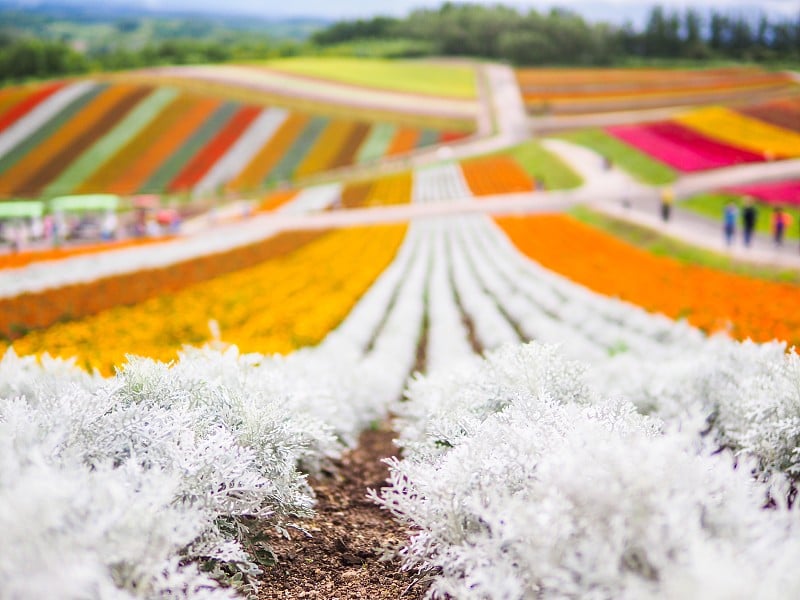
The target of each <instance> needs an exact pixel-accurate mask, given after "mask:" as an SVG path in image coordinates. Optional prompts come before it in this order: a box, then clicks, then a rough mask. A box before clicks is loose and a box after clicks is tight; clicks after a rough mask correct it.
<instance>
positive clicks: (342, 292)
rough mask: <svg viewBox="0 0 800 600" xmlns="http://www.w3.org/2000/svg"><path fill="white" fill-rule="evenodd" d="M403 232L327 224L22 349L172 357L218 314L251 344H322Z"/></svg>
mask: <svg viewBox="0 0 800 600" xmlns="http://www.w3.org/2000/svg"><path fill="white" fill-rule="evenodd" d="M402 234H403V227H399V226H398V227H387V228H374V229H369V230H361V229H353V230H346V231H343V232H336V233H328V234H326V235H323V236H322V237H321V238H319V239H317V240H314V241H312V242H310V243H307V244H306V245H304V246H301V247H299V248H297V249H296V250H295V251H292V252H288V253H286V254H285V255H284V256H280V255H278V256H276V257H275V258H272V259H271V260H267V261H265V262H263V263H261V264H259V265H258V266H254V267H251V268H248V269H243V270H238V271H236V272H234V273H230V274H227V275H223V276H220V277H216V278H214V279H211V280H209V281H206V282H202V283H198V284H195V285H192V286H189V287H185V288H184V289H182V290H180V291H175V292H173V293H161V294H159V295H157V296H155V297H153V298H151V299H150V300H146V301H144V302H141V303H138V304H134V305H132V306H117V307H113V308H110V309H106V310H104V311H101V312H99V313H98V314H95V315H93V316H91V317H88V318H85V319H80V320H77V321H71V322H69V323H61V324H58V325H55V326H52V327H50V328H49V329H46V330H44V331H41V332H33V333H30V334H28V335H26V336H24V337H22V338H20V339H18V340H16V341H14V344H13V346H14V349H15V350H16V351H17V352H18V353H19V354H40V353H42V352H48V353H49V354H50V355H52V356H59V357H64V358H70V357H77V358H78V360H79V364H81V365H85V366H86V367H88V368H98V369H100V370H101V371H103V372H104V373H107V374H108V373H111V372H113V366H114V365H118V364H121V363H122V362H124V359H125V355H126V354H127V353H128V352H129V350H128V349H130V348H136V349H137V353H138V354H141V355H144V356H148V357H150V358H155V359H158V360H163V361H169V360H172V359H173V358H175V357H176V353H177V351H178V350H180V349H181V348H182V347H183V345H184V344H191V345H199V344H203V343H205V342H207V341H209V340H211V339H212V336H213V332H212V331H211V330H210V329H209V321H210V320H213V321H215V322H216V327H218V328H219V336H220V339H221V340H222V341H224V342H226V343H231V344H236V345H237V346H238V347H239V348H240V349H241V350H242V351H244V352H255V351H260V352H264V353H273V352H278V353H282V354H286V353H288V352H290V351H292V350H295V349H297V348H300V347H303V346H313V345H315V344H317V343H318V342H319V341H320V340H322V338H323V337H324V336H325V335H326V334H327V333H328V332H329V331H330V330H331V329H333V328H334V327H335V326H336V325H338V324H339V322H340V321H341V320H342V319H343V318H344V316H345V315H346V314H347V313H348V312H349V310H350V309H351V307H352V305H353V304H354V303H355V301H356V300H357V299H358V298H359V297H360V296H361V295H363V293H364V291H365V290H366V288H367V287H369V285H370V284H371V283H372V282H373V280H374V279H375V278H376V277H377V275H378V274H379V273H380V272H381V271H382V270H383V269H385V267H386V265H387V264H388V263H389V261H390V260H391V259H392V257H393V256H394V254H395V252H396V251H397V247H398V246H399V244H400V241H401V239H402ZM331 256H335V257H336V260H335V261H334V262H331V260H330V257H331ZM361 257H368V260H359V259H360V258H361ZM353 264H358V268H355V269H354V268H352V265H353ZM165 291H166V290H165ZM320 297H324V298H325V299H326V301H325V302H324V303H322V302H319V301H318V298H320ZM165 315H170V317H169V318H165Z"/></svg>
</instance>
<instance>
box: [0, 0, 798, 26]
mask: <svg viewBox="0 0 800 600" xmlns="http://www.w3.org/2000/svg"><path fill="white" fill-rule="evenodd" d="M43 1H44V0H16V1H14V0H11V1H10V3H13V4H37V3H41V2H43ZM472 1H474V0H472ZM70 2H75V0H47V3H50V4H69V3H70ZM441 2H442V0H391V1H389V2H387V1H386V0H291V1H289V2H279V1H278V0H225V1H224V2H220V1H219V0H82V2H81V3H82V4H91V3H97V4H98V5H104V6H108V5H111V4H116V5H138V6H145V7H147V8H149V9H151V10H157V11H198V12H207V13H220V12H222V11H224V12H225V13H230V14H251V15H258V16H263V17H269V18H286V17H298V16H302V17H322V18H326V19H339V18H353V17H371V16H374V15H377V14H381V15H392V16H402V15H404V14H406V13H408V12H409V11H411V10H413V9H415V8H422V7H437V6H439V5H440V4H441ZM501 2H502V3H503V4H506V5H509V6H515V7H517V8H519V9H522V10H527V9H529V8H536V9H537V10H547V9H549V8H550V7H552V6H560V7H565V8H571V9H573V10H575V11H576V12H578V13H580V14H582V15H583V16H584V17H586V18H587V19H590V20H604V21H611V22H622V21H625V20H627V19H630V20H633V21H634V22H637V21H640V20H642V19H644V16H645V15H646V14H647V12H648V9H649V7H650V6H651V5H652V4H655V3H658V4H661V5H662V6H665V7H675V8H681V9H682V8H685V7H686V6H693V7H695V8H697V9H699V10H701V11H703V10H706V9H710V8H717V9H723V10H731V11H739V10H750V11H753V10H758V9H761V10H763V11H765V12H766V13H767V14H769V15H772V16H798V15H800V2H798V0H693V1H687V0H659V1H658V2H655V1H653V2H651V1H650V0H560V1H559V0H501ZM3 3H9V0H5V2H4V1H3V0H0V4H3ZM484 3H485V4H495V3H497V2H495V1H492V2H484ZM748 5H749V8H746V9H742V7H743V6H748ZM755 7H758V8H755Z"/></svg>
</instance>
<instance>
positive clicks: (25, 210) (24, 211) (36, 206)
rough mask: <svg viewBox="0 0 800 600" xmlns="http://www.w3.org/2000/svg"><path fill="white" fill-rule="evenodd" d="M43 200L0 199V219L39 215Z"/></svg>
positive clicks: (41, 210)
mask: <svg viewBox="0 0 800 600" xmlns="http://www.w3.org/2000/svg"><path fill="white" fill-rule="evenodd" d="M43 213H44V202H39V201H37V200H8V201H0V219H25V218H34V217H41V216H42V214H43Z"/></svg>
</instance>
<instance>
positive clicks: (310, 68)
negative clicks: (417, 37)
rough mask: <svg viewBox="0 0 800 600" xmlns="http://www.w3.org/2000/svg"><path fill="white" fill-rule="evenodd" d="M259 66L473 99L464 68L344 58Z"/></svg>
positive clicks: (471, 79) (471, 74) (470, 73)
mask: <svg viewBox="0 0 800 600" xmlns="http://www.w3.org/2000/svg"><path fill="white" fill-rule="evenodd" d="M261 64H265V65H266V66H268V67H270V68H273V69H276V70H279V71H283V72H285V73H293V74H296V75H307V76H309V77H317V78H320V79H329V80H332V81H337V82H341V83H349V84H353V85H360V86H365V87H372V88H379V89H384V90H391V91H396V92H412V93H415V94H428V95H431V96H445V97H450V98H460V99H470V100H471V99H473V98H475V97H476V90H475V70H474V69H473V68H472V67H468V66H464V65H443V64H436V63H429V62H423V61H407V60H406V61H394V60H385V59H371V58H370V59H366V58H364V59H361V58H343V57H297V58H282V59H276V60H271V61H268V62H266V63H261Z"/></svg>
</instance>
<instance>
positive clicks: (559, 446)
mask: <svg viewBox="0 0 800 600" xmlns="http://www.w3.org/2000/svg"><path fill="white" fill-rule="evenodd" d="M712 348H713V352H712V356H710V357H709V358H708V362H707V363H702V364H699V365H696V367H695V370H694V371H692V373H693V375H692V376H691V377H688V378H686V379H685V380H684V381H683V383H678V382H675V384H676V386H677V387H678V389H679V391H678V392H676V398H677V397H681V398H683V400H682V402H684V403H685V402H688V403H690V404H692V403H695V401H696V402H698V403H701V404H702V406H704V407H708V406H711V405H713V406H715V407H716V409H717V412H716V416H715V421H714V422H715V427H719V435H718V436H714V435H698V431H697V429H693V428H691V427H672V426H670V425H669V424H668V423H665V422H663V421H662V420H660V419H658V418H657V417H652V416H644V415H642V414H641V413H640V412H639V411H637V409H636V407H635V406H634V404H633V403H632V402H630V401H629V400H627V399H625V398H624V397H623V394H622V393H621V392H619V393H616V394H614V395H611V396H609V395H606V394H604V393H602V392H600V391H598V388H596V387H593V386H592V385H590V383H589V382H590V381H592V379H591V378H590V377H589V374H587V373H586V372H585V369H584V367H582V366H581V365H580V364H577V363H572V362H569V361H566V360H565V359H563V358H561V357H560V356H559V353H558V352H557V351H556V350H555V349H554V348H553V347H548V346H543V345H539V344H536V343H532V344H528V345H524V346H509V347H505V348H503V349H500V350H498V351H495V352H492V353H489V354H488V355H487V357H486V359H485V360H484V361H483V363H482V364H480V365H478V366H477V367H476V366H472V367H470V368H463V369H461V370H460V371H452V372H439V373H435V374H432V375H431V376H428V377H420V378H417V379H416V380H415V381H414V382H413V383H412V384H411V386H410V388H409V390H408V393H407V396H408V400H407V401H406V402H403V403H400V404H398V406H397V407H396V409H395V410H396V411H397V412H398V413H399V414H400V418H399V427H400V433H401V436H400V440H399V444H400V446H401V447H402V448H403V451H404V458H403V460H396V459H393V460H392V461H390V467H391V478H390V481H389V486H388V487H386V488H384V489H383V490H382V491H381V492H380V493H379V494H378V493H373V497H374V498H375V500H376V501H377V502H378V503H379V504H381V505H382V506H383V507H384V508H386V509H387V510H389V511H390V512H391V513H392V514H393V515H394V516H395V517H396V518H398V519H399V520H401V521H402V522H403V523H405V524H407V525H408V526H409V527H410V528H411V530H412V531H413V532H414V533H413V535H412V537H411V540H410V542H409V544H408V545H407V547H406V548H405V549H404V550H403V553H404V557H405V566H406V568H417V569H420V570H422V571H427V572H430V573H432V574H434V575H435V576H434V577H433V584H432V585H431V587H430V588H429V591H428V597H431V598H445V597H453V598H459V599H470V598H475V599H478V598H480V599H484V598H487V599H498V600H499V599H509V600H510V599H520V598H531V599H534V598H536V599H539V598H597V599H605V598H699V597H703V598H719V599H723V598H728V599H729V598H742V599H744V598H777V597H794V596H797V595H798V594H800V575H798V571H797V569H796V568H794V567H793V566H792V565H794V564H796V561H797V560H798V559H800V535H799V534H800V530H799V529H798V528H800V521H798V517H797V514H796V510H794V509H792V508H790V506H789V504H788V502H787V498H788V497H789V489H790V488H789V483H788V481H787V480H786V478H784V477H783V476H782V475H781V474H779V473H777V471H786V468H785V461H786V460H787V459H790V458H791V457H792V456H793V454H794V453H795V452H796V445H795V450H791V449H790V445H791V442H790V441H789V440H790V439H796V438H792V437H791V436H790V435H789V434H788V430H790V429H792V428H793V431H794V434H795V435H796V433H797V431H798V428H797V427H796V426H793V425H792V424H791V423H794V421H793V419H794V418H796V416H797V413H798V411H797V390H798V389H800V385H798V384H800V377H798V370H797V360H798V359H797V356H795V355H784V354H783V347H781V346H778V345H775V346H770V345H767V346H756V345H752V344H744V345H742V344H737V343H735V342H731V341H729V340H720V341H716V342H715V343H714V345H712V346H711V347H710V350H711V349H712ZM715 361H716V362H722V363H724V364H723V365H722V366H721V368H720V369H719V370H715V369H712V368H710V365H711V364H712V363H713V362H715ZM612 362H613V361H612ZM744 365H747V368H744ZM631 366H632V365H630V364H628V367H629V368H630V367H631ZM594 368H595V369H600V367H594ZM689 371H691V369H689V368H688V367H687V369H686V370H685V372H684V373H682V375H684V376H685V375H686V373H687V372H689ZM714 373H716V374H714ZM593 376H594V377H595V378H598V379H599V375H597V373H594V374H593ZM639 377H641V379H642V380H644V379H646V378H647V377H648V373H643V374H640V375H636V376H635V378H636V379H637V380H638V378H639ZM664 377H667V375H664ZM726 380H728V381H729V386H727V387H726V386H722V387H719V388H717V391H716V392H715V393H714V394H713V395H712V396H706V397H702V396H703V392H701V390H706V391H708V386H711V387H713V386H715V385H717V384H721V383H723V382H724V381H726ZM640 384H642V385H644V383H643V381H640ZM651 384H652V385H657V384H656V383H655V382H652V381H651ZM737 385H738V387H739V389H738V391H737V392H736V393H735V394H734V393H733V390H734V388H735V387H737ZM659 389H661V388H659ZM687 390H688V391H694V393H695V397H688V398H687V396H685V395H682V394H683V393H684V392H686V391H687ZM728 393H730V394H731V399H730V401H725V400H723V397H725V395H726V394H728ZM701 397H702V398H701ZM767 398H768V399H767ZM745 399H747V401H746V403H745V406H744V407H743V408H742V409H741V414H739V413H736V414H733V413H734V411H733V406H734V405H735V404H736V403H737V402H739V401H744V400H745ZM673 400H674V399H673ZM673 400H669V402H672V401H673ZM675 401H677V400H675ZM757 405H760V406H762V407H766V408H763V409H762V415H761V417H762V418H761V419H760V422H758V423H752V421H751V423H752V426H753V428H754V429H755V431H750V432H749V433H743V428H745V425H746V419H748V418H752V416H753V415H754V414H755V412H756V411H755V408H754V407H755V406H757ZM779 406H780V408H778V407H779ZM674 412H675V411H673V413H674ZM690 413H691V411H686V412H685V413H684V414H685V415H686V416H685V419H684V423H685V424H687V423H690V422H691V423H694V421H692V420H691V418H690ZM789 413H792V417H791V418H790V417H789ZM780 424H783V428H781V427H778V428H777V429H775V430H773V429H772V428H773V427H775V426H778V425H780ZM771 430H772V431H774V432H775V433H774V436H773V438H772V444H771V445H770V443H769V442H768V441H767V440H766V438H765V437H764V434H765V432H767V431H771ZM780 438H784V439H783V440H781V439H780ZM723 439H724V440H726V441H728V443H727V444H726V447H728V446H729V447H731V448H732V449H733V450H734V451H729V450H723V451H719V448H720V444H719V442H720V440H723ZM732 440H733V441H732ZM767 447H769V449H770V451H771V452H772V453H773V454H776V455H779V457H777V456H773V454H770V455H768V453H767ZM779 465H780V466H779ZM771 466H774V467H775V468H773V469H770V468H765V467H771ZM754 474H756V475H758V476H756V477H754ZM768 502H771V504H772V505H773V506H772V508H770V509H766V508H765V505H767V503H768Z"/></svg>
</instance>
